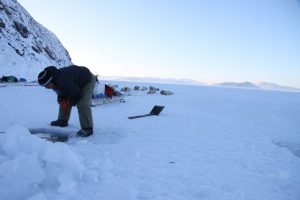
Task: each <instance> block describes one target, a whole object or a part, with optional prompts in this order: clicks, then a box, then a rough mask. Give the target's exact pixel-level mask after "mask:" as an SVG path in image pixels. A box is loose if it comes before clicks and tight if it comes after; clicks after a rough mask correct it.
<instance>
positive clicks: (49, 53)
mask: <svg viewBox="0 0 300 200" xmlns="http://www.w3.org/2000/svg"><path fill="white" fill-rule="evenodd" d="M0 52H1V53H0V76H3V75H5V76H10V75H14V76H17V77H23V78H26V79H27V80H35V79H36V77H37V74H38V73H39V72H40V71H41V70H42V69H43V68H45V67H46V66H49V65H54V66H57V67H62V66H67V65H70V64H72V62H71V58H70V56H69V53H68V52H67V50H66V49H65V48H64V47H63V45H62V44H61V42H60V41H59V40H58V38H57V37H56V36H55V35H54V34H53V33H52V32H51V31H49V30H47V29H46V28H45V27H43V26H42V25H41V24H39V23H38V22H36V21H35V20H34V19H33V18H32V17H31V16H30V14H29V13H28V12H27V11H26V10H25V9H24V8H23V7H22V6H21V5H20V4H19V3H18V2H17V1H16V0H1V1H0Z"/></svg>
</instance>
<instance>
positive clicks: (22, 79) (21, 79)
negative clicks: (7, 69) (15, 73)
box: [19, 78, 27, 83]
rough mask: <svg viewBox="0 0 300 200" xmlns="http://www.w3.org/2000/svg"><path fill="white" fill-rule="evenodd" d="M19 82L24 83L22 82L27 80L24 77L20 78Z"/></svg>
mask: <svg viewBox="0 0 300 200" xmlns="http://www.w3.org/2000/svg"><path fill="white" fill-rule="evenodd" d="M19 82H23V83H24V82H27V80H26V79H25V78H20V79H19Z"/></svg>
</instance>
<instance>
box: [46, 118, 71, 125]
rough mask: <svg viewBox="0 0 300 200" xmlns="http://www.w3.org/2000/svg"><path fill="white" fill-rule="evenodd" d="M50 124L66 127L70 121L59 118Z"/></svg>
mask: <svg viewBox="0 0 300 200" xmlns="http://www.w3.org/2000/svg"><path fill="white" fill-rule="evenodd" d="M50 125H51V126H59V127H66V126H68V122H67V121H65V120H61V119H58V120H55V121H52V122H51V123H50Z"/></svg>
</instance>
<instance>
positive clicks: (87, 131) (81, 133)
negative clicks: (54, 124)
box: [77, 128, 93, 137]
mask: <svg viewBox="0 0 300 200" xmlns="http://www.w3.org/2000/svg"><path fill="white" fill-rule="evenodd" d="M77 135H78V136H79V137H88V136H90V135H93V128H83V129H81V130H80V131H78V132H77Z"/></svg>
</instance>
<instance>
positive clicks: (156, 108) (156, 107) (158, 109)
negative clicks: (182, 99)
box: [150, 106, 165, 115]
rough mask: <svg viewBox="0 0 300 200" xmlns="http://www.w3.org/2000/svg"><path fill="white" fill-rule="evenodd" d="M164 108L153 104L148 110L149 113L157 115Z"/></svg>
mask: <svg viewBox="0 0 300 200" xmlns="http://www.w3.org/2000/svg"><path fill="white" fill-rule="evenodd" d="M164 108H165V107H164V106H154V107H153V108H152V110H151V112H150V115H159V114H160V113H161V111H162V110H163V109H164Z"/></svg>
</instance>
